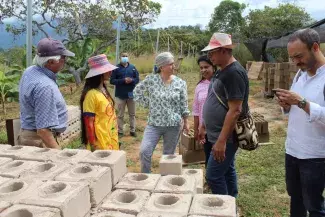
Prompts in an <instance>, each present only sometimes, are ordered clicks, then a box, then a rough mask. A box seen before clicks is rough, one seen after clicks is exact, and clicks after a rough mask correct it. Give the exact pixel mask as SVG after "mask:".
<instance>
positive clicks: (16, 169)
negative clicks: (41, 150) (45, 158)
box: [0, 160, 40, 178]
mask: <svg viewBox="0 0 325 217" xmlns="http://www.w3.org/2000/svg"><path fill="white" fill-rule="evenodd" d="M39 164H40V162H36V161H22V160H14V161H11V162H9V163H7V164H4V165H2V166H1V167H0V176H3V177H8V178H19V177H20V176H21V175H22V174H23V173H25V172H27V171H29V170H31V169H32V168H34V167H36V166H38V165H39Z"/></svg>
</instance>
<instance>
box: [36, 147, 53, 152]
mask: <svg viewBox="0 0 325 217" xmlns="http://www.w3.org/2000/svg"><path fill="white" fill-rule="evenodd" d="M50 150H51V149H50V148H40V149H39V150H36V151H35V152H37V153H44V152H49V151H50Z"/></svg>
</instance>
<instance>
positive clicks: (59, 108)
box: [18, 38, 74, 149]
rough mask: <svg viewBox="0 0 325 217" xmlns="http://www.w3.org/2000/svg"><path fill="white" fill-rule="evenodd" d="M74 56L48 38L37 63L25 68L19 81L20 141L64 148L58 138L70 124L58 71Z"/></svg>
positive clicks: (35, 61) (39, 145)
mask: <svg viewBox="0 0 325 217" xmlns="http://www.w3.org/2000/svg"><path fill="white" fill-rule="evenodd" d="M70 56H71V57H73V56H74V53H72V52H71V51H69V50H67V49H66V48H65V47H64V45H63V44H62V42H60V41H58V40H54V39H51V38H44V39H42V40H40V41H39V43H38V44H37V54H36V56H35V58H34V64H35V65H33V66H31V67H29V68H27V69H26V70H25V72H24V73H23V76H22V78H21V80H20V84H19V103H20V120H21V132H20V135H19V139H18V144H20V145H29V146H37V147H48V148H56V149H60V146H59V144H58V141H59V140H58V138H59V135H60V133H62V132H63V131H64V130H65V129H66V127H67V121H68V112H67V109H66V104H65V101H64V98H63V96H62V94H61V92H60V90H59V88H58V85H57V83H56V74H57V73H58V72H59V71H60V70H62V69H63V68H64V65H65V59H66V57H70Z"/></svg>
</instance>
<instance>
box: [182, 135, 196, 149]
mask: <svg viewBox="0 0 325 217" xmlns="http://www.w3.org/2000/svg"><path fill="white" fill-rule="evenodd" d="M193 134H194V132H193ZM181 144H182V145H183V146H185V147H186V148H187V149H188V150H194V144H195V139H194V135H192V134H191V132H190V134H189V135H187V134H185V133H184V132H183V133H182V134H181Z"/></svg>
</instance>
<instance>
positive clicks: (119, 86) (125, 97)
mask: <svg viewBox="0 0 325 217" xmlns="http://www.w3.org/2000/svg"><path fill="white" fill-rule="evenodd" d="M117 67H118V68H117V69H115V70H114V71H113V72H112V76H111V80H110V83H111V84H113V85H115V97H116V103H117V106H118V120H117V123H118V134H119V136H123V135H124V134H123V125H124V120H123V119H124V112H125V106H127V107H128V112H129V117H130V119H129V120H130V135H131V136H133V137H136V132H135V102H134V100H133V90H134V88H135V85H136V84H137V83H139V73H138V71H137V69H136V68H135V66H134V65H132V64H131V63H130V62H129V58H128V54H127V53H121V63H120V64H118V65H117Z"/></svg>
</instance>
